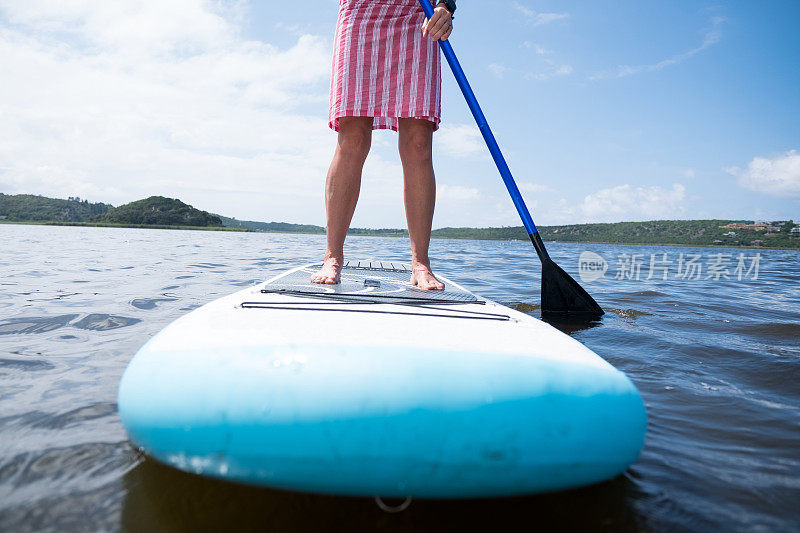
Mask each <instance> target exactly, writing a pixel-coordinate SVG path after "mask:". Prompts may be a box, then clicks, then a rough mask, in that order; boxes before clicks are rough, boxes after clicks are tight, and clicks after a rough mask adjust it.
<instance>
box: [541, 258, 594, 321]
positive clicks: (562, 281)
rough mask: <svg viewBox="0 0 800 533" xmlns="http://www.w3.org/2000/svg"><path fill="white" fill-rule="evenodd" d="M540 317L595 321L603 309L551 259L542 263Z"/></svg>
mask: <svg viewBox="0 0 800 533" xmlns="http://www.w3.org/2000/svg"><path fill="white" fill-rule="evenodd" d="M542 316H557V317H564V318H567V317H569V318H573V317H574V318H580V319H585V320H597V319H599V318H600V317H601V316H603V309H602V308H601V307H600V306H599V305H598V304H597V302H595V301H594V298H592V297H591V296H589V293H588V292H586V291H585V290H584V289H583V287H581V286H580V285H578V282H577V281H575V280H574V279H572V277H571V276H570V275H569V274H567V273H566V272H564V269H562V268H561V267H560V266H558V265H557V264H555V263H554V262H553V260H552V259H550V258H547V259H546V260H544V261H542Z"/></svg>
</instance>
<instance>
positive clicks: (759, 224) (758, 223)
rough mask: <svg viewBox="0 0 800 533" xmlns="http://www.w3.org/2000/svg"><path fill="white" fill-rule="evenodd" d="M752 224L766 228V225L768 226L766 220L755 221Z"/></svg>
mask: <svg viewBox="0 0 800 533" xmlns="http://www.w3.org/2000/svg"><path fill="white" fill-rule="evenodd" d="M754 224H756V225H758V226H766V225H767V224H769V222H767V221H766V220H756V221H755V222H754Z"/></svg>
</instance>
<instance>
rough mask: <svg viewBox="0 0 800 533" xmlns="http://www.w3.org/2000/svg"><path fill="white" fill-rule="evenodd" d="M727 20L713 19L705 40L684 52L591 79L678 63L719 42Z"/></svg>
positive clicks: (658, 68) (619, 75) (617, 75)
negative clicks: (723, 25)
mask: <svg viewBox="0 0 800 533" xmlns="http://www.w3.org/2000/svg"><path fill="white" fill-rule="evenodd" d="M723 22H725V17H714V18H712V19H711V29H710V30H708V31H707V32H706V34H705V36H704V37H703V42H702V43H701V44H700V46H697V47H695V48H692V49H691V50H688V51H686V52H683V53H682V54H678V55H675V56H672V57H670V58H668V59H664V60H662V61H658V62H656V63H651V64H648V65H620V66H618V67H617V68H616V70H614V71H610V72H601V73H598V74H594V75H592V76H589V79H590V80H602V79H607V78H624V77H626V76H632V75H633V74H639V73H640V72H654V71H657V70H661V69H663V68H664V67H668V66H672V65H677V64H678V63H681V62H683V61H686V60H687V59H689V58H691V57H692V56H695V55H697V54H699V53H700V52H702V51H703V50H705V49H706V48H708V47H710V46H712V45H714V44H716V43H718V42H719V41H720V39H722V23H723Z"/></svg>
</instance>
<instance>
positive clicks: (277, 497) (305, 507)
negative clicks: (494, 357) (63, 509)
mask: <svg viewBox="0 0 800 533" xmlns="http://www.w3.org/2000/svg"><path fill="white" fill-rule="evenodd" d="M124 486H125V491H126V496H125V500H124V504H123V506H122V524H123V526H124V528H125V529H126V530H129V531H141V532H146V531H157V530H162V531H163V530H166V531H199V530H205V531H223V530H229V531H266V530H271V531H328V530H338V531H373V530H376V529H378V530H380V531H475V530H487V531H488V530H492V529H495V530H497V529H499V530H501V531H503V530H509V529H518V528H519V526H520V525H525V524H527V525H528V526H529V527H526V528H525V529H533V528H534V525H535V527H536V528H545V529H546V530H555V529H564V528H566V529H571V530H576V531H577V530H580V531H586V530H591V529H597V528H598V526H599V527H602V528H604V529H611V530H615V531H638V530H641V529H645V528H643V527H642V526H644V525H645V524H643V523H641V522H640V521H639V518H638V517H637V515H636V513H635V511H634V510H633V507H632V506H631V505H630V500H631V499H632V498H634V497H635V495H636V492H637V491H636V488H635V486H634V485H633V483H632V482H631V481H629V480H628V479H627V478H625V477H624V476H622V477H619V478H617V479H615V480H612V481H610V482H607V483H602V484H599V485H596V486H593V487H587V488H584V489H578V490H573V491H567V492H561V493H557V494H548V495H542V496H531V497H525V498H503V499H496V500H463V501H430V500H415V501H412V503H411V506H410V507H409V508H408V510H406V511H405V512H402V513H399V514H387V513H385V512H384V511H381V510H380V509H379V508H378V506H377V505H376V503H375V502H374V501H373V500H372V499H368V498H345V497H336V496H320V495H312V494H299V493H293V492H283V491H276V490H268V489H262V488H254V487H246V486H242V485H234V484H232V483H225V482H222V481H217V480H213V479H209V478H203V477H200V476H195V475H192V474H186V473H183V472H180V471H178V470H175V469H173V468H170V467H168V466H163V465H161V464H159V463H157V462H155V461H153V460H151V459H147V460H144V461H143V462H142V463H141V464H139V465H138V466H137V467H136V468H135V469H133V470H131V471H130V472H128V473H127V474H126V475H125V477H124ZM389 503H393V504H397V503H399V502H394V501H391V500H390V501H389ZM577 509H579V510H580V511H579V512H576V510H577Z"/></svg>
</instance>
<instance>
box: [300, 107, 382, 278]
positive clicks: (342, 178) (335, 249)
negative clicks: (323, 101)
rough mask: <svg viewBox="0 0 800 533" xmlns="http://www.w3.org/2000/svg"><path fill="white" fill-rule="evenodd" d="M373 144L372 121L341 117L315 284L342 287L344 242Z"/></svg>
mask: <svg viewBox="0 0 800 533" xmlns="http://www.w3.org/2000/svg"><path fill="white" fill-rule="evenodd" d="M371 142H372V117H341V118H340V119H339V139H338V142H337V144H336V152H335V153H334V155H333V161H332V162H331V166H330V168H329V169H328V177H327V179H326V181H325V212H326V233H327V249H326V250H325V260H324V263H323V265H322V268H321V269H320V271H319V272H317V273H316V274H314V275H313V276H311V281H313V282H314V283H339V275H340V273H341V271H342V265H343V264H344V239H345V237H346V236H347V230H348V229H349V228H350V220H352V218H353V212H355V210H356V203H357V202H358V193H359V191H360V190H361V170H362V169H363V168H364V161H365V160H366V158H367V154H368V153H369V147H370V143H371Z"/></svg>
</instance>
